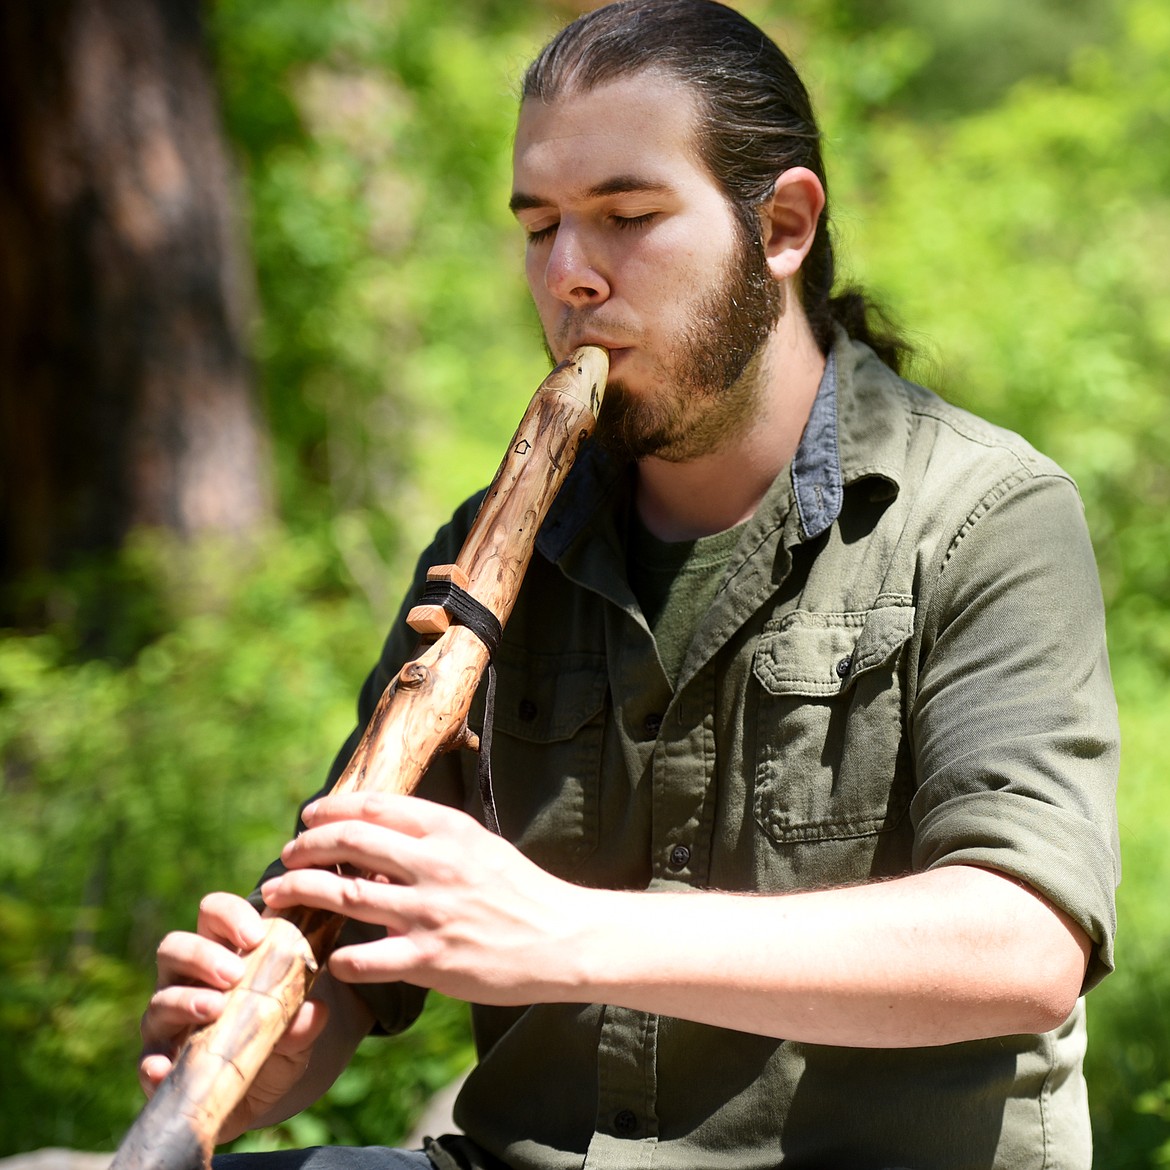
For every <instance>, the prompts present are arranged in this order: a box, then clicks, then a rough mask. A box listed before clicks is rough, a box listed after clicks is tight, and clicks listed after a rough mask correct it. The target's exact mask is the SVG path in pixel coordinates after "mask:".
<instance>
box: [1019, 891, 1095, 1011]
mask: <svg viewBox="0 0 1170 1170" xmlns="http://www.w3.org/2000/svg"><path fill="white" fill-rule="evenodd" d="M1054 913H1055V914H1056V917H1057V919H1058V922H1056V923H1054V925H1055V926H1056V929H1055V930H1053V931H1051V932H1050V933H1049V934H1048V937H1047V938H1046V939H1045V940H1044V941H1042V942H1041V941H1039V940H1038V939H1037V938H1036V937H1033V938H1031V939H1030V940H1029V941H1028V946H1027V952H1026V953H1027V958H1026V959H1025V960H1024V961H1023V962H1021V963H1020V964H1019V965H1018V967H1017V968H1016V970H1017V972H1018V973H1019V974H1018V975H1017V977H1016V978H1015V979H1013V980H1011V990H1010V991H1009V994H1008V999H1009V1000H1010V1001H1012V1003H1013V1004H1014V1009H1009V1010H1011V1014H1014V1015H1018V1020H1017V1021H1016V1025H1017V1026H1014V1027H1013V1028H1012V1032H1014V1033H1018V1032H1035V1033H1039V1032H1050V1031H1052V1030H1053V1029H1054V1028H1059V1027H1060V1026H1061V1024H1063V1023H1064V1022H1065V1020H1067V1019H1068V1017H1069V1016H1070V1015H1071V1014H1072V1011H1073V1009H1074V1008H1075V1007H1076V1004H1077V1000H1078V999H1079V998H1080V995H1081V989H1082V988H1083V987H1084V983H1085V973H1086V971H1087V970H1088V965H1089V956H1090V955H1091V953H1092V948H1093V944H1092V941H1091V940H1090V939H1089V937H1088V935H1086V934H1085V932H1084V931H1083V930H1081V928H1080V927H1079V926H1077V925H1076V924H1075V923H1073V922H1072V921H1071V920H1070V919H1067V918H1066V917H1065V916H1064V915H1063V914H1060V913H1059V912H1054Z"/></svg>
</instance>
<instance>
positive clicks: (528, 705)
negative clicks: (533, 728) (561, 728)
mask: <svg viewBox="0 0 1170 1170" xmlns="http://www.w3.org/2000/svg"><path fill="white" fill-rule="evenodd" d="M516 713H517V714H518V715H519V716H520V718H521V719H523V720H524V722H525V723H531V722H532V721H533V719H535V718H536V704H535V703H534V702H533V701H532V700H531V699H521V700H520V706H519V708H518V709H517V712H516Z"/></svg>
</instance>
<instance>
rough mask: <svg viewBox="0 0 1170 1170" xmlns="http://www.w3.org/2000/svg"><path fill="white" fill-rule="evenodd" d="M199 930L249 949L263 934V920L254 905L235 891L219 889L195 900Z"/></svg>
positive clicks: (235, 947)
mask: <svg viewBox="0 0 1170 1170" xmlns="http://www.w3.org/2000/svg"><path fill="white" fill-rule="evenodd" d="M196 929H197V931H198V932H199V934H201V935H203V936H204V937H206V938H210V939H213V940H214V941H216V942H219V943H223V945H224V946H228V947H232V948H234V949H237V950H241V951H250V950H252V949H253V948H254V947H256V946H258V945H259V944H260V942H261V941H262V939H263V938H264V934H265V930H264V924H263V922H262V921H261V920H260V914H259V912H258V911H257V910H256V907H255V906H253V905H252V903H251V902H249V901H248V900H247V899H246V898H241V897H240V896H239V895H238V894H228V893H224V892H223V891H219V892H217V893H214V894H208V895H207V896H206V897H204V898H203V900H202V901H201V902H200V903H199V920H198V925H197V927H196Z"/></svg>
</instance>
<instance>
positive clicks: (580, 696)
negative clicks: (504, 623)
mask: <svg viewBox="0 0 1170 1170" xmlns="http://www.w3.org/2000/svg"><path fill="white" fill-rule="evenodd" d="M521 663H523V665H521ZM496 669H497V672H498V675H497V680H496V712H495V730H496V731H501V732H504V733H505V734H507V735H513V736H515V737H516V738H518V739H524V740H529V741H531V742H534V743H553V742H555V741H558V740H566V739H571V738H572V737H573V736H574V735H575V734H576V733H577V732H578V731H579V730H580V729H581V728H582V727H583V726H584V725H585V724H586V723H588V722H589V721H590V720H591V719H593V718H595V717H596V716H597V715H599V714H600V713H601V711H602V710H603V709H604V707H605V695H606V690H607V688H608V685H609V679H608V675H607V674H606V669H605V658H604V657H603V656H602V655H600V654H590V655H586V654H565V655H548V656H544V657H542V656H538V655H531V656H529V655H525V656H523V657H522V658H518V659H517V660H515V661H509V659H508V658H507V656H506V655H505V654H501V656H500V660H499V661H498V662H497V665H496Z"/></svg>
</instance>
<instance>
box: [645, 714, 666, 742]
mask: <svg viewBox="0 0 1170 1170" xmlns="http://www.w3.org/2000/svg"><path fill="white" fill-rule="evenodd" d="M661 730H662V716H661V715H647V716H646V718H645V719H643V720H642V731H643V732H644V734H645V737H646V738H647V739H657V738H658V733H659V731H661Z"/></svg>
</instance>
